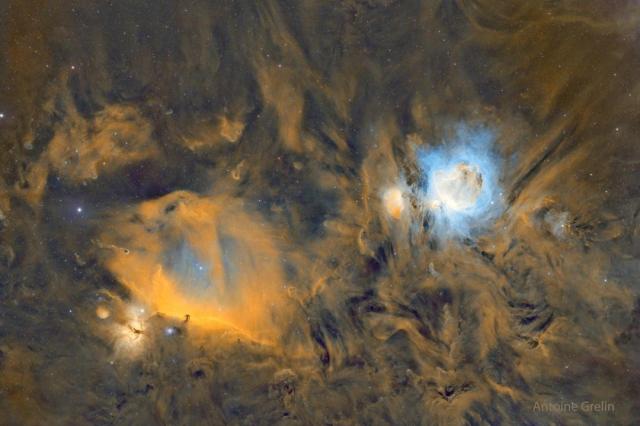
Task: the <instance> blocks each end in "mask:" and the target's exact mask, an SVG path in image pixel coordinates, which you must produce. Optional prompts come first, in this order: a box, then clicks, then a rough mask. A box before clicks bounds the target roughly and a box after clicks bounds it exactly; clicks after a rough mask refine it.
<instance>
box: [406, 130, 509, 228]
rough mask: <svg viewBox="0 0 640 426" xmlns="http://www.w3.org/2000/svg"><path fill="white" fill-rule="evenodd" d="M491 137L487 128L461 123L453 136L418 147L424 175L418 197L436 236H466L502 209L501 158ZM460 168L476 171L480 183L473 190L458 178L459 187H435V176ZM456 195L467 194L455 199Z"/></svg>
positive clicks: (496, 215) (420, 165) (452, 173)
mask: <svg viewBox="0 0 640 426" xmlns="http://www.w3.org/2000/svg"><path fill="white" fill-rule="evenodd" d="M494 140H495V135H494V133H493V132H492V131H490V130H489V129H486V128H471V127H469V126H467V125H465V124H461V125H459V126H457V127H456V132H455V136H454V138H453V139H452V140H448V141H444V142H443V144H441V145H439V146H436V147H430V148H426V149H420V150H419V151H418V166H419V168H420V171H421V172H422V177H423V180H422V183H421V188H420V191H419V192H420V198H421V199H422V202H423V206H424V207H425V208H426V209H428V210H429V211H430V212H431V216H432V223H431V226H432V232H434V234H435V235H436V236H437V237H440V238H449V237H469V236H471V235H472V234H473V233H474V231H479V230H481V229H483V228H486V226H487V225H489V224H490V223H491V222H492V221H494V220H495V219H496V218H497V217H498V216H499V215H500V213H501V212H502V209H503V200H502V189H501V187H500V182H499V177H500V166H501V161H500V158H499V157H498V155H496V154H494V153H493V151H492V146H493V142H494ZM461 168H463V169H464V170H470V171H472V172H473V173H479V174H480V176H481V182H482V183H481V186H480V187H479V188H472V189H477V190H475V191H472V190H470V189H469V188H465V185H467V183H466V182H465V181H464V180H461V181H460V182H458V183H457V185H458V188H462V190H461V191H458V192H455V191H454V192H451V193H449V194H443V193H442V192H443V191H442V188H443V185H440V187H438V185H437V183H438V180H440V181H442V180H443V176H445V177H447V178H448V177H450V176H454V177H455V176H459V175H460V173H459V170H460V169H461ZM474 176H477V175H475V174H474ZM470 181H473V182H476V181H475V180H473V179H470ZM444 187H445V188H447V186H444ZM470 194H471V195H473V196H471V195H470ZM456 196H463V197H466V198H465V199H461V200H458V202H456V200H454V198H455V197H456Z"/></svg>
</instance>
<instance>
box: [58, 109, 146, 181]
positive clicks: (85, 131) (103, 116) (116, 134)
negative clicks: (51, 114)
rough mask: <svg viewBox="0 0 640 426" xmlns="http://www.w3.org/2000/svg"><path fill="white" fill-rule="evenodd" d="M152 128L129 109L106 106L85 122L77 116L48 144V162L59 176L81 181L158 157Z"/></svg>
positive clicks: (137, 113) (60, 129)
mask: <svg viewBox="0 0 640 426" xmlns="http://www.w3.org/2000/svg"><path fill="white" fill-rule="evenodd" d="M152 131H153V127H152V125H151V123H149V121H147V120H146V119H145V118H144V117H142V115H141V114H140V111H138V110H137V109H136V108H134V107H132V106H129V105H109V106H107V107H106V108H105V109H104V110H103V111H101V112H100V113H98V114H97V115H96V117H95V118H93V119H92V120H90V121H88V120H85V119H83V118H82V117H80V116H79V115H78V114H77V112H76V113H75V114H72V117H71V119H69V120H68V121H67V122H65V125H64V126H61V127H60V128H59V129H58V130H57V132H56V134H55V136H54V137H53V139H52V140H51V142H50V144H49V149H48V154H47V157H48V160H49V162H50V164H51V166H52V168H53V169H54V170H55V171H56V172H58V173H59V174H61V175H62V176H64V177H66V178H68V179H70V180H73V181H83V180H88V179H96V178H97V177H98V175H99V174H100V173H101V172H102V171H108V170H113V169H114V168H117V167H121V166H123V165H126V164H130V163H133V162H135V161H140V160H142V159H144V158H147V157H151V156H153V154H154V153H157V145H156V143H155V142H154V141H153V139H152V136H151V133H152Z"/></svg>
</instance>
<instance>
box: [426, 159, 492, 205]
mask: <svg viewBox="0 0 640 426" xmlns="http://www.w3.org/2000/svg"><path fill="white" fill-rule="evenodd" d="M433 186H434V191H435V193H436V194H437V197H438V200H437V201H440V202H441V203H442V204H443V205H444V207H445V208H447V209H451V210H456V211H462V210H467V209H469V208H472V207H473V205H474V204H475V203H476V201H477V200H478V196H479V195H480V191H481V190H482V175H481V174H480V170H479V169H478V167H476V166H474V165H469V164H465V163H460V164H458V165H456V166H454V167H453V168H452V169H451V170H438V171H436V172H435V176H434V182H433Z"/></svg>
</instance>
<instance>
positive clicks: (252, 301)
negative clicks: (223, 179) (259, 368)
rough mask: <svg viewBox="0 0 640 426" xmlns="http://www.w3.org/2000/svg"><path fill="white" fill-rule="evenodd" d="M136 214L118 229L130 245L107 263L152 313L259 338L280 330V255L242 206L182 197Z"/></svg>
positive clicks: (142, 208)
mask: <svg viewBox="0 0 640 426" xmlns="http://www.w3.org/2000/svg"><path fill="white" fill-rule="evenodd" d="M135 215H136V218H137V220H136V221H135V222H134V223H132V222H131V221H129V220H126V218H125V220H124V221H123V222H122V223H119V225H118V226H117V229H118V230H119V235H120V238H121V239H122V240H123V241H126V242H128V244H123V243H122V242H120V241H118V244H116V245H115V246H118V247H124V246H125V245H126V250H113V251H112V253H111V257H110V258H109V259H108V261H107V266H108V267H109V269H111V270H112V271H113V272H114V274H115V275H116V276H117V277H118V278H119V279H120V280H121V282H122V283H123V284H125V285H126V286H127V287H128V288H129V289H131V291H132V292H133V293H134V295H135V296H136V297H137V298H139V299H140V300H141V301H143V302H144V303H146V304H148V305H149V306H150V309H153V310H154V311H156V312H159V313H162V314H164V315H168V316H171V317H175V318H180V319H184V318H186V316H187V315H188V316H189V319H190V321H191V322H192V323H194V324H196V325H198V326H202V327H206V328H212V329H223V328H225V329H226V328H233V329H236V330H238V331H241V332H244V333H246V334H248V335H250V336H252V337H253V338H255V339H265V338H269V337H273V336H274V335H276V334H277V333H278V329H277V327H276V326H275V323H274V321H273V319H274V317H275V316H277V314H278V313H281V311H280V310H279V307H280V306H281V304H282V300H283V297H284V290H283V286H282V282H283V279H282V272H281V268H280V263H279V262H280V260H279V259H280V255H279V253H278V250H277V249H276V246H275V245H274V239H273V236H272V235H270V233H269V232H268V230H267V228H266V227H265V226H263V225H262V224H261V223H260V222H259V221H258V220H257V219H256V218H254V217H252V216H250V215H248V214H247V213H245V212H244V211H243V209H242V206H241V204H240V202H239V201H237V200H230V199H224V198H206V197H199V196H196V195H194V194H191V193H186V192H179V193H174V194H170V195H168V196H166V197H163V198H161V199H158V200H154V201H149V202H145V203H143V204H142V205H140V207H139V208H138V209H137V211H136V213H135ZM106 238H108V236H105V239H106ZM106 246H110V245H108V244H107V245H106Z"/></svg>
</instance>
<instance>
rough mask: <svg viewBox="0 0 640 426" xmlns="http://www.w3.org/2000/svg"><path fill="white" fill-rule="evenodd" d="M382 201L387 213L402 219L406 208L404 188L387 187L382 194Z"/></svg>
mask: <svg viewBox="0 0 640 426" xmlns="http://www.w3.org/2000/svg"><path fill="white" fill-rule="evenodd" d="M382 201H383V203H384V207H385V210H386V211H387V214H388V215H389V216H391V217H392V218H394V219H400V216H402V212H403V211H404V209H405V200H404V198H403V193H402V190H401V189H400V188H398V187H393V188H389V189H387V190H386V191H385V192H384V195H383V196H382Z"/></svg>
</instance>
